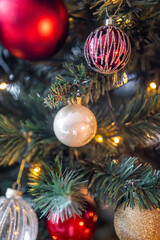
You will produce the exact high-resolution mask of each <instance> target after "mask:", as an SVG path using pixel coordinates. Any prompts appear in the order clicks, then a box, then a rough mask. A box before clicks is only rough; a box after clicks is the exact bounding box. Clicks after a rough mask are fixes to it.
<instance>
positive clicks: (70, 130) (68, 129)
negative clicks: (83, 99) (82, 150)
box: [53, 104, 97, 147]
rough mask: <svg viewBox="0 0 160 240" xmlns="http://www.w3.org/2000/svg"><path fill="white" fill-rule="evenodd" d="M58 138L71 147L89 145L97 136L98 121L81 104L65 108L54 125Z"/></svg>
mask: <svg viewBox="0 0 160 240" xmlns="http://www.w3.org/2000/svg"><path fill="white" fill-rule="evenodd" d="M53 128H54V132H55V135H56V137H57V138H58V140H59V141H60V142H62V143H63V144H64V145H67V146H69V147H81V146H84V145H86V144H88V143H89V142H90V141H91V140H92V139H93V137H94V136H95V134H96V131H97V121H96V118H95V116H94V114H93V113H92V112H91V110H89V109H88V108H87V107H85V106H82V105H81V104H70V105H67V106H65V107H63V108H62V109H61V110H60V111H59V112H58V113H57V115H56V117H55V119H54V123H53Z"/></svg>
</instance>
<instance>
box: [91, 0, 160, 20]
mask: <svg viewBox="0 0 160 240" xmlns="http://www.w3.org/2000/svg"><path fill="white" fill-rule="evenodd" d="M90 2H91V5H92V6H91V9H92V8H95V12H94V15H98V19H100V18H101V17H103V18H104V17H105V16H106V9H107V11H108V13H109V15H110V16H112V15H114V14H115V12H117V8H118V6H119V5H120V4H121V2H122V0H115V1H113V0H107V1H104V0H98V1H96V0H94V1H92V0H91V1H90ZM156 4H158V0H145V1H134V0H130V1H126V0H123V2H122V5H121V7H120V8H119V9H118V10H119V11H118V13H117V17H116V20H118V19H119V18H121V17H123V20H124V21H125V20H126V19H127V18H129V19H131V21H134V20H135V16H137V18H140V17H141V14H140V13H141V12H142V11H144V10H146V9H148V8H150V7H152V6H155V5H156ZM143 16H144V14H143Z"/></svg>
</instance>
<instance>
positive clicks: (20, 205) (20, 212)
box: [0, 188, 38, 240]
mask: <svg viewBox="0 0 160 240" xmlns="http://www.w3.org/2000/svg"><path fill="white" fill-rule="evenodd" d="M37 234H38V219H37V216H36V214H35V212H34V211H33V209H32V208H31V207H30V205H29V204H28V203H27V202H25V201H24V200H23V199H22V197H21V193H20V192H18V191H16V190H14V189H10V188H8V189H7V192H6V197H0V240H36V239H37Z"/></svg>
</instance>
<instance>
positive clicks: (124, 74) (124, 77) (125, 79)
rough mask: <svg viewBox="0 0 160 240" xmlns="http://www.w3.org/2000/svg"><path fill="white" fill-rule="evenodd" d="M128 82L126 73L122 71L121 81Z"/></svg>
mask: <svg viewBox="0 0 160 240" xmlns="http://www.w3.org/2000/svg"><path fill="white" fill-rule="evenodd" d="M127 82H128V76H127V73H126V72H124V73H123V83H124V84H126V83H127Z"/></svg>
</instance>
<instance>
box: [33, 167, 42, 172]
mask: <svg viewBox="0 0 160 240" xmlns="http://www.w3.org/2000/svg"><path fill="white" fill-rule="evenodd" d="M33 171H34V172H35V173H39V172H40V171H41V168H40V167H35V168H34V169H33Z"/></svg>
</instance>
